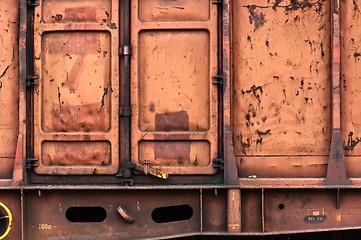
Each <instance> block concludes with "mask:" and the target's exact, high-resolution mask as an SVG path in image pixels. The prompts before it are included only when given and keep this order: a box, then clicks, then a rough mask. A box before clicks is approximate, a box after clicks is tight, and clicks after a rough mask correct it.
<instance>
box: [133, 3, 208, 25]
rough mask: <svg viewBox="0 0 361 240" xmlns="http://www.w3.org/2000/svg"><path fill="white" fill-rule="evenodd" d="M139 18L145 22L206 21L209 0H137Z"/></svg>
mask: <svg viewBox="0 0 361 240" xmlns="http://www.w3.org/2000/svg"><path fill="white" fill-rule="evenodd" d="M138 4H139V10H138V11H139V20H141V21H145V22H153V21H160V22H167V21H172V22H173V21H174V22H177V21H207V20H208V19H209V16H210V14H209V9H210V1H209V0H198V1H193V0H176V1H167V0H138Z"/></svg>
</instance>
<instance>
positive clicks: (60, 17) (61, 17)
mask: <svg viewBox="0 0 361 240" xmlns="http://www.w3.org/2000/svg"><path fill="white" fill-rule="evenodd" d="M51 17H52V18H54V19H55V21H58V22H60V21H61V20H63V15H61V14H56V15H55V16H51Z"/></svg>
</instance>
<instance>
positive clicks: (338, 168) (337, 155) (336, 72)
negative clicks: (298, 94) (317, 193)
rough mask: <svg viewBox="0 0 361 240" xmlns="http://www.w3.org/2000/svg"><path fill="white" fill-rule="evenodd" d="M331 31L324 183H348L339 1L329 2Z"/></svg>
mask: <svg viewBox="0 0 361 240" xmlns="http://www.w3.org/2000/svg"><path fill="white" fill-rule="evenodd" d="M331 10H332V14H331V22H332V24H331V25H332V26H331V33H332V40H331V43H332V84H331V85H332V94H331V95H332V140H331V147H330V155H329V159H328V166H327V175H326V180H325V184H326V185H335V186H336V185H337V186H338V185H348V184H349V182H348V179H347V175H346V164H345V155H344V149H343V142H342V136H341V89H340V76H341V73H340V55H341V54H340V53H341V49H340V15H341V9H340V2H339V0H332V2H331Z"/></svg>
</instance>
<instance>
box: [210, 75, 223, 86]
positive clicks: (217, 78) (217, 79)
mask: <svg viewBox="0 0 361 240" xmlns="http://www.w3.org/2000/svg"><path fill="white" fill-rule="evenodd" d="M212 83H213V84H218V85H223V83H224V78H223V76H222V75H214V76H213V77H212Z"/></svg>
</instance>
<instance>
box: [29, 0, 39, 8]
mask: <svg viewBox="0 0 361 240" xmlns="http://www.w3.org/2000/svg"><path fill="white" fill-rule="evenodd" d="M26 5H27V6H28V7H35V6H39V2H38V0H26Z"/></svg>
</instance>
